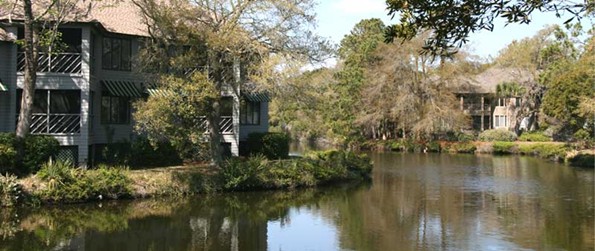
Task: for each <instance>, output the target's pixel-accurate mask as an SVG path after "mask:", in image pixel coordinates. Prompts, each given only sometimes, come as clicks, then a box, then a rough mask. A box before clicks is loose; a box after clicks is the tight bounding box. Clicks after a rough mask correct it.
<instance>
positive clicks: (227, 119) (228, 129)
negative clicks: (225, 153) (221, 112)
mask: <svg viewBox="0 0 595 251" xmlns="http://www.w3.org/2000/svg"><path fill="white" fill-rule="evenodd" d="M198 123H200V127H201V128H204V130H205V132H207V131H208V123H209V122H208V121H207V118H206V117H201V118H200V121H199V122H198ZM219 132H221V133H222V134H231V133H233V117H232V116H221V119H220V120H219Z"/></svg>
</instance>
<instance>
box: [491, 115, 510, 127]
mask: <svg viewBox="0 0 595 251" xmlns="http://www.w3.org/2000/svg"><path fill="white" fill-rule="evenodd" d="M495 117H496V119H495V120H494V128H500V127H507V126H508V118H507V117H506V116H505V115H496V116H495Z"/></svg>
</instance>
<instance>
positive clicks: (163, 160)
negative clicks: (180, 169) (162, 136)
mask: <svg viewBox="0 0 595 251" xmlns="http://www.w3.org/2000/svg"><path fill="white" fill-rule="evenodd" d="M101 154H102V159H101V160H99V161H98V162H100V163H106V164H117V165H128V166H130V167H133V168H145V167H157V166H172V165H180V164H182V159H181V158H180V154H179V153H178V152H177V151H176V149H175V148H174V147H173V146H172V145H171V144H170V143H169V142H168V141H165V140H161V141H157V142H151V141H150V140H149V139H148V138H146V137H142V136H141V137H136V138H134V139H133V140H132V142H128V141H120V142H116V143H111V144H107V145H106V147H105V148H104V149H103V150H102V153H101Z"/></svg>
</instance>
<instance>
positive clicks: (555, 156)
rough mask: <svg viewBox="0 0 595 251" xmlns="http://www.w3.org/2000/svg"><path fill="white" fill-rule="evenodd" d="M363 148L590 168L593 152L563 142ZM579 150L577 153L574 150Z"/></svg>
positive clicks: (395, 143) (398, 143)
mask: <svg viewBox="0 0 595 251" xmlns="http://www.w3.org/2000/svg"><path fill="white" fill-rule="evenodd" d="M362 146H363V149H365V150H371V151H402V152H443V153H482V154H496V155H505V154H519V155H527V156H534V157H538V158H543V159H548V160H552V161H556V162H565V163H568V164H570V165H573V166H581V167H593V166H594V165H595V150H594V149H584V147H580V146H574V145H572V144H569V143H564V142H535V141H532V142H529V141H428V142H410V141H405V140H373V141H367V142H365V143H364V144H363V145H362ZM577 149H580V150H577Z"/></svg>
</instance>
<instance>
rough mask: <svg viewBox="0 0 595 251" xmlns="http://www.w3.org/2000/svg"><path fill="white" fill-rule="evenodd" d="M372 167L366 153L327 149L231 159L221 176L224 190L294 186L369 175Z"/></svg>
mask: <svg viewBox="0 0 595 251" xmlns="http://www.w3.org/2000/svg"><path fill="white" fill-rule="evenodd" d="M371 170H372V165H371V163H370V159H369V158H367V157H366V156H363V155H356V154H354V153H352V152H344V151H327V152H314V153H310V154H308V155H307V156H306V157H304V158H296V159H288V160H276V161H270V160H267V159H266V158H265V157H264V156H252V157H250V158H248V159H247V160H241V159H230V160H228V161H227V162H226V164H225V165H224V166H223V167H222V170H221V172H220V174H219V179H220V180H221V181H220V182H221V184H222V187H223V189H225V190H234V191H236V190H254V189H271V188H295V187H311V186H316V185H321V184H325V183H328V182H332V181H338V180H347V179H359V178H362V177H368V176H369V175H370V172H371Z"/></svg>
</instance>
